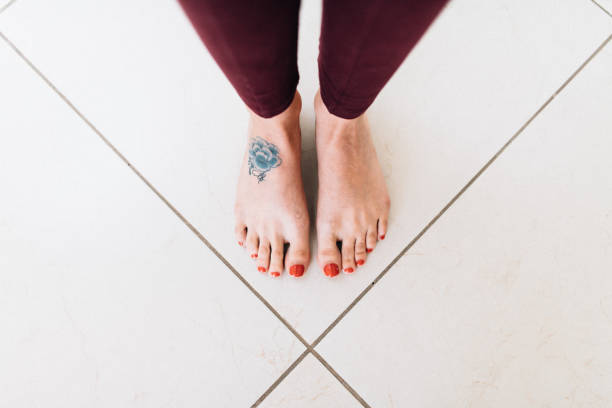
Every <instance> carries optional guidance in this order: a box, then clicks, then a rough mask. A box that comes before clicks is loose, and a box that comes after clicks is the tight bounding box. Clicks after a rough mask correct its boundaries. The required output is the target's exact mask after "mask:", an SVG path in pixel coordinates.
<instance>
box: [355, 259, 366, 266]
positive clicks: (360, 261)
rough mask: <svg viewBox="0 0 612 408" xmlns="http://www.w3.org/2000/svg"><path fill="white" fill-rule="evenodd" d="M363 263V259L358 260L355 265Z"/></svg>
mask: <svg viewBox="0 0 612 408" xmlns="http://www.w3.org/2000/svg"><path fill="white" fill-rule="evenodd" d="M364 263H365V261H364V260H363V259H360V260H358V261H357V265H363V264H364Z"/></svg>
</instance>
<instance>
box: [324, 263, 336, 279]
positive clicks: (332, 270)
mask: <svg viewBox="0 0 612 408" xmlns="http://www.w3.org/2000/svg"><path fill="white" fill-rule="evenodd" d="M323 272H324V273H325V276H329V277H334V276H336V275H337V274H338V273H340V272H339V271H338V265H336V264H335V263H330V264H327V265H325V268H323Z"/></svg>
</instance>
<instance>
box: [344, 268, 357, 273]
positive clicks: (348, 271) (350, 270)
mask: <svg viewBox="0 0 612 408" xmlns="http://www.w3.org/2000/svg"><path fill="white" fill-rule="evenodd" d="M344 272H346V273H353V272H355V270H354V269H353V268H344Z"/></svg>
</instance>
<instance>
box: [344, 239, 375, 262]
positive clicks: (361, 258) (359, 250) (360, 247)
mask: <svg viewBox="0 0 612 408" xmlns="http://www.w3.org/2000/svg"><path fill="white" fill-rule="evenodd" d="M374 237H376V235H375V236H374ZM367 248H369V247H367ZM366 251H368V249H366V238H365V236H363V237H358V238H357V241H356V242H355V263H356V264H358V265H363V264H364V263H365V259H366ZM343 259H344V257H343Z"/></svg>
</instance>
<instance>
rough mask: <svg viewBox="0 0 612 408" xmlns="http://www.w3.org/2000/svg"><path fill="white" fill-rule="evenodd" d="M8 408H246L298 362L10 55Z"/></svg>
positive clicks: (293, 347)
mask: <svg viewBox="0 0 612 408" xmlns="http://www.w3.org/2000/svg"><path fill="white" fill-rule="evenodd" d="M0 72H2V75H0V89H2V92H1V93H0V112H2V120H0V135H2V136H1V137H0V186H1V190H2V200H1V205H0V208H1V209H2V210H1V211H0V248H1V250H0V322H1V325H2V335H1V336H0V361H2V364H0V396H1V397H0V401H1V402H0V405H1V406H4V407H14V408H19V407H43V406H44V407H62V408H65V407H69V408H72V407H75V408H76V407H162V406H166V407H168V406H173V407H177V406H193V405H194V404H195V403H196V402H197V404H201V406H210V407H232V408H233V407H245V406H248V405H249V404H251V403H253V402H254V401H255V400H256V399H257V398H258V397H259V395H261V392H262V389H265V388H267V387H268V386H269V385H270V384H271V383H272V382H273V381H274V380H275V379H276V378H278V376H279V375H280V374H281V373H282V372H283V371H284V370H285V369H286V368H287V367H288V366H289V365H290V364H291V363H292V362H293V361H294V360H295V359H296V358H297V356H298V355H299V354H300V353H301V352H302V351H303V349H304V348H303V346H302V345H301V344H300V343H299V342H298V341H297V340H296V339H295V337H294V336H293V335H292V334H291V333H290V332H289V331H288V330H287V329H286V328H285V327H284V326H283V325H282V324H280V323H279V321H278V319H276V318H275V317H274V316H273V315H272V314H271V313H270V312H269V310H267V309H266V308H265V307H264V306H263V305H262V303H261V302H260V301H259V300H258V299H257V298H256V297H255V296H253V295H252V293H250V292H249V291H248V290H247V289H246V287H245V286H244V285H243V284H242V283H241V282H240V281H239V280H238V279H236V277H235V276H234V275H233V274H232V273H231V272H230V271H229V270H228V269H227V268H226V267H225V266H224V265H223V264H221V262H219V261H218V259H217V258H216V257H215V256H213V254H212V253H211V252H210V250H209V249H208V248H206V247H205V246H204V245H203V244H202V242H200V241H199V240H198V239H197V237H196V236H195V235H194V234H193V233H192V232H191V231H190V230H189V229H187V228H186V227H185V225H184V224H183V223H182V222H181V221H180V220H179V219H178V218H177V217H176V216H175V215H174V214H173V213H172V212H171V211H170V210H169V209H168V208H167V207H166V206H165V205H164V204H163V203H162V202H161V201H160V200H159V199H158V198H157V197H156V196H155V195H154V194H153V193H152V192H151V190H149V189H148V188H147V187H146V186H145V184H144V183H143V182H142V181H141V180H140V179H138V178H137V177H136V176H135V175H134V174H133V172H132V171H131V170H130V169H129V168H128V167H127V166H126V165H125V164H124V163H123V162H122V161H121V160H120V159H118V157H117V156H116V155H115V154H114V153H113V152H112V151H111V150H110V149H109V148H108V147H107V146H106V145H105V144H104V143H103V142H102V141H101V139H100V138H99V137H98V136H97V135H96V134H95V133H94V132H93V131H91V129H89V128H88V127H87V126H86V125H85V124H84V122H83V121H82V120H81V119H80V118H79V117H78V116H77V115H75V114H74V112H73V111H72V110H70V109H69V108H68V106H67V105H66V104H65V103H64V102H63V101H62V100H61V99H60V98H59V97H58V96H57V95H56V94H55V93H54V92H53V91H52V90H51V89H50V88H49V87H48V86H47V85H46V84H45V83H44V82H43V81H42V80H41V79H40V78H39V77H38V76H37V75H36V74H34V72H33V71H32V70H31V69H30V68H29V67H28V66H27V65H26V64H25V63H24V62H23V61H22V60H21V59H20V58H19V57H17V55H16V54H15V53H14V52H13V51H12V50H11V49H9V48H8V46H7V45H6V44H5V43H4V41H2V40H0Z"/></svg>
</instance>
